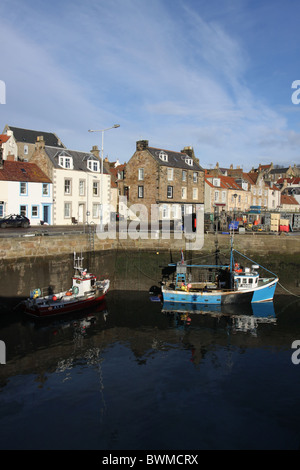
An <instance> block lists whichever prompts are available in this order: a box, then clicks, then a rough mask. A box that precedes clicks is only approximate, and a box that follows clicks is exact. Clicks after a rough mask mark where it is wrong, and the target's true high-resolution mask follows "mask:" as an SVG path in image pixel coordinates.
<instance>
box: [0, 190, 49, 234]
mask: <svg viewBox="0 0 300 470" xmlns="http://www.w3.org/2000/svg"><path fill="white" fill-rule="evenodd" d="M26 187H27V193H26V195H23V194H21V191H20V189H21V188H20V182H18V181H0V201H3V202H4V211H5V215H9V214H20V213H21V206H23V207H25V208H26V214H24V215H26V217H28V219H30V223H31V225H40V221H41V220H43V219H44V206H48V208H49V222H50V224H51V223H52V221H53V218H52V184H48V185H47V187H48V190H49V194H48V195H43V183H26ZM35 209H37V212H36V214H35Z"/></svg>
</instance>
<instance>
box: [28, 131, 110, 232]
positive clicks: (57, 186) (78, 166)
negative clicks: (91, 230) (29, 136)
mask: <svg viewBox="0 0 300 470" xmlns="http://www.w3.org/2000/svg"><path fill="white" fill-rule="evenodd" d="M31 162H34V163H36V164H37V165H38V166H39V167H40V168H41V169H42V170H43V171H44V172H45V173H46V174H47V175H48V176H49V178H50V179H51V180H52V181H53V224H54V225H71V224H72V223H79V224H85V223H94V224H96V225H97V224H100V222H101V214H102V210H101V208H104V210H103V223H104V224H105V223H108V222H109V220H110V213H109V212H108V211H107V207H109V205H110V197H111V196H110V185H111V175H110V174H108V172H107V171H106V170H105V168H104V169H103V174H102V172H101V160H100V159H99V157H98V156H97V153H96V151H95V153H92V152H81V151H75V150H69V149H66V148H64V149H62V148H61V147H52V146H47V145H45V141H44V139H43V137H42V136H41V137H38V140H37V142H36V148H35V151H34V152H33V155H32V157H31Z"/></svg>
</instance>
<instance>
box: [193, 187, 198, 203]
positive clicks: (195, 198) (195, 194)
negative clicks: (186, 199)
mask: <svg viewBox="0 0 300 470" xmlns="http://www.w3.org/2000/svg"><path fill="white" fill-rule="evenodd" d="M197 199H198V188H193V200H194V201H196V200H197Z"/></svg>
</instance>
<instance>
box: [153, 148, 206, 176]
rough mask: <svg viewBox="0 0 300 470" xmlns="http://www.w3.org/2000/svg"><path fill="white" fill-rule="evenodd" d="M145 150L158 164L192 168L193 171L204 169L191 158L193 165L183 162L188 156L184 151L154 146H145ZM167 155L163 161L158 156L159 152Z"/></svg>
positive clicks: (184, 168) (185, 168) (186, 168)
mask: <svg viewBox="0 0 300 470" xmlns="http://www.w3.org/2000/svg"><path fill="white" fill-rule="evenodd" d="M147 150H148V151H149V152H150V153H151V155H152V157H153V158H154V160H155V161H156V162H157V163H159V165H162V166H167V167H171V168H181V169H183V170H194V171H204V170H203V168H202V167H201V166H200V165H199V164H198V163H196V162H195V160H193V165H192V166H191V165H189V164H187V163H186V162H185V160H186V159H187V158H189V159H190V158H191V157H189V156H188V155H187V154H186V153H182V152H173V151H171V150H164V149H157V148H154V147H147ZM162 153H164V154H166V155H168V161H163V160H161V158H160V157H159V155H160V154H162Z"/></svg>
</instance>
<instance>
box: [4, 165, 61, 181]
mask: <svg viewBox="0 0 300 470" xmlns="http://www.w3.org/2000/svg"><path fill="white" fill-rule="evenodd" d="M0 181H22V182H28V183H52V181H51V180H50V179H49V178H48V176H46V175H45V173H44V172H43V171H42V170H41V169H40V168H39V167H38V166H37V165H36V164H35V163H28V162H10V161H4V162H3V169H0Z"/></svg>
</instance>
